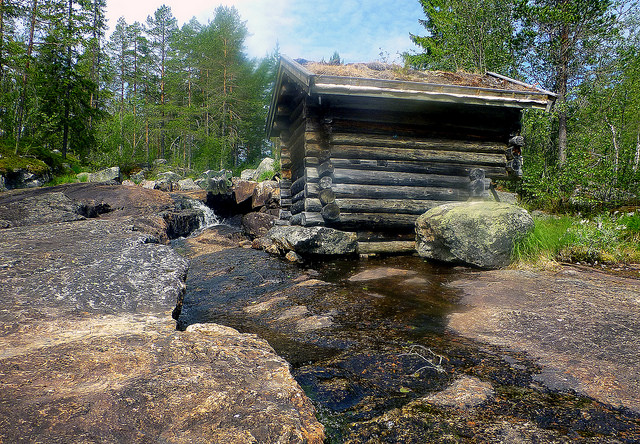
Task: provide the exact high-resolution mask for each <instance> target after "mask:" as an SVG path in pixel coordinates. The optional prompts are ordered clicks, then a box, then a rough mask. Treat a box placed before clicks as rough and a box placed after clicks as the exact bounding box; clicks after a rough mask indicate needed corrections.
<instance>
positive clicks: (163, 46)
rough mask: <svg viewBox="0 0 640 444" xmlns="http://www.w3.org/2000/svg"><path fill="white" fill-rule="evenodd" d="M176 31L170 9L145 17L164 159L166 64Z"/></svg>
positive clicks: (160, 150)
mask: <svg viewBox="0 0 640 444" xmlns="http://www.w3.org/2000/svg"><path fill="white" fill-rule="evenodd" d="M177 29H178V26H177V20H176V19H175V17H173V14H172V12H171V8H169V7H168V6H166V5H162V6H161V7H160V8H158V9H157V10H156V12H155V13H154V15H153V17H152V16H148V17H147V34H148V35H149V44H150V49H151V53H150V55H151V57H152V58H151V63H152V64H153V74H154V75H155V76H156V78H157V79H158V83H159V86H160V90H159V92H158V93H159V97H158V99H157V105H158V108H159V114H160V116H159V128H160V148H159V153H158V156H159V157H161V158H165V149H166V146H165V145H166V134H165V126H166V105H167V101H168V98H167V95H166V93H167V91H166V86H167V85H166V82H167V74H168V73H167V64H168V62H169V60H170V59H171V57H172V46H171V45H172V43H173V37H174V35H175V33H176V31H177Z"/></svg>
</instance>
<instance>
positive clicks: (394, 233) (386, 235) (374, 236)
mask: <svg viewBox="0 0 640 444" xmlns="http://www.w3.org/2000/svg"><path fill="white" fill-rule="evenodd" d="M356 235H357V237H358V242H396V241H411V242H413V241H415V239H416V233H415V230H414V229H411V230H405V231H398V230H389V231H357V232H356Z"/></svg>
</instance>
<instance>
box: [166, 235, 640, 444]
mask: <svg viewBox="0 0 640 444" xmlns="http://www.w3.org/2000/svg"><path fill="white" fill-rule="evenodd" d="M218 229H219V230H221V231H220V232H221V234H223V235H227V236H231V235H232V231H233V230H232V229H230V228H218ZM225 230H228V233H227V234H225ZM185 248H186V251H187V254H188V250H189V248H188V247H185ZM191 260H192V265H191V269H190V272H189V277H188V281H187V288H188V290H187V294H186V296H185V300H184V306H183V311H182V314H181V316H180V318H179V322H178V327H179V328H186V326H188V325H190V324H193V323H197V322H216V323H220V324H224V325H228V326H231V327H234V328H236V329H238V330H240V331H241V332H250V333H256V334H258V335H259V336H261V337H263V338H265V339H266V340H268V341H269V343H270V344H271V346H272V347H274V349H275V350H276V352H278V354H280V355H281V356H283V357H284V358H285V359H287V360H288V361H289V362H290V363H291V364H292V373H293V375H294V377H295V378H296V380H297V381H298V382H299V384H300V385H301V386H302V387H303V389H304V390H305V392H306V393H307V395H308V396H309V397H310V398H311V399H312V400H313V401H314V403H315V405H316V407H317V409H318V412H319V418H320V419H321V421H322V422H323V423H324V425H325V427H326V429H327V435H328V441H329V442H347V441H349V442H368V441H374V442H426V441H425V440H427V441H429V440H432V439H435V438H434V437H437V441H441V442H445V441H446V442H466V441H472V442H476V441H480V442H485V441H489V442H491V441H494V442H501V441H504V439H506V438H505V437H506V436H507V435H509V433H512V434H513V433H515V434H516V435H517V436H519V437H520V438H521V439H537V440H538V441H540V442H550V441H556V440H559V441H560V442H563V441H567V442H568V441H569V440H570V441H576V440H577V441H581V440H583V439H584V440H587V439H588V437H589V436H596V437H598V436H601V435H602V438H603V440H602V441H599V440H595V441H590V442H607V440H608V438H610V437H611V436H616V437H618V438H620V437H622V439H621V442H625V439H624V434H623V435H620V433H619V430H627V429H629V427H631V428H632V427H635V426H636V425H637V422H634V421H637V417H635V416H633V415H631V416H630V417H627V416H625V414H623V413H620V412H618V411H615V410H608V408H605V407H603V406H601V405H599V404H597V403H595V401H592V400H586V399H584V398H581V397H577V396H574V395H573V394H558V393H553V392H550V391H548V390H546V389H544V388H543V387H539V386H536V384H535V383H534V381H533V378H532V375H534V374H535V373H536V372H537V371H538V369H537V367H536V365H535V363H533V362H530V361H529V360H528V359H527V357H526V356H522V355H520V354H516V353H509V352H506V351H504V350H500V349H498V348H496V347H492V346H488V345H483V344H478V343H475V342H473V341H471V340H467V339H465V338H462V337H459V336H456V335H454V334H452V333H451V332H450V331H448V330H447V315H448V314H450V313H451V312H453V311H461V310H464V309H465V307H463V306H461V305H460V304H459V302H458V301H459V300H460V295H459V294H458V293H457V292H456V291H455V290H453V289H452V288H450V287H449V286H448V283H449V282H451V281H453V280H456V279H458V278H461V277H469V276H470V275H473V274H474V273H479V272H478V271H475V270H471V269H468V268H463V267H446V266H439V265H433V264H429V263H427V262H425V261H423V260H422V259H420V258H418V257H412V256H398V257H387V258H374V259H368V260H344V259H343V260H332V261H318V262H312V263H307V264H305V265H303V266H297V265H292V264H288V263H285V262H283V261H282V260H280V259H277V258H273V257H270V256H268V255H266V254H265V253H263V252H259V251H255V250H251V249H242V248H231V249H227V250H223V251H219V252H216V253H212V254H201V255H199V256H196V257H193V258H192V259H191ZM381 276H384V277H381ZM373 277H377V278H375V279H374V278H373ZM318 281H322V282H318ZM323 282H324V283H328V284H326V285H323V284H322V283H323ZM461 376H473V377H476V378H479V379H480V380H482V381H488V382H489V383H491V385H492V386H493V389H494V396H492V397H490V398H489V399H488V400H487V402H485V403H484V404H482V406H480V407H477V408H474V409H472V410H468V409H464V408H463V409H460V408H444V407H441V406H433V405H430V404H428V403H424V402H422V401H420V399H421V398H423V397H425V396H427V395H430V394H433V393H436V392H439V391H441V390H443V389H445V388H446V387H448V386H450V385H451V383H452V382H453V381H455V380H457V379H459V378H460V377H461ZM532 406H537V407H536V408H533V407H532ZM585 411H587V412H592V411H594V412H595V411H597V412H599V414H600V416H599V418H600V419H599V422H598V421H596V422H595V423H594V424H595V425H593V426H591V425H589V424H585V421H584V420H581V418H583V416H581V415H584V414H585V413H584V412H585ZM589 414H591V413H589ZM522 424H531V426H530V427H529V426H527V427H528V428H527V427H524V426H522ZM602 424H605V425H606V427H605V428H604V430H607V431H608V432H606V433H604V432H602V430H603V426H602ZM629 424H630V425H629ZM523 427H524V428H523ZM514 430H515V431H514ZM603 433H604V434H603ZM607 433H608V434H607ZM516 435H514V436H516ZM443 436H450V437H451V439H449V438H447V439H443V438H442V437H443ZM632 436H637V435H633V434H632ZM589 439H590V438H589ZM632 439H633V438H632ZM627 442H633V441H632V440H631V441H627Z"/></svg>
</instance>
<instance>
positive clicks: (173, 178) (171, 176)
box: [158, 171, 182, 183]
mask: <svg viewBox="0 0 640 444" xmlns="http://www.w3.org/2000/svg"><path fill="white" fill-rule="evenodd" d="M163 179H166V180H168V181H170V182H175V183H177V182H178V181H179V180H181V179H182V176H181V175H179V174H177V173H174V172H173V171H165V172H162V173H158V180H163Z"/></svg>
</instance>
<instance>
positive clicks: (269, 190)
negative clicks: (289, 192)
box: [251, 180, 280, 208]
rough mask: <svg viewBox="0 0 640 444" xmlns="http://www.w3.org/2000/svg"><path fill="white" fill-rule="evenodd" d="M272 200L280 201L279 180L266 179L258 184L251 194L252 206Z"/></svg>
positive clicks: (260, 205) (265, 203)
mask: <svg viewBox="0 0 640 444" xmlns="http://www.w3.org/2000/svg"><path fill="white" fill-rule="evenodd" d="M272 202H275V203H276V204H279V203H280V185H279V184H278V182H276V181H273V180H265V181H264V182H259V183H258V184H256V186H255V188H254V189H253V195H252V196H251V207H252V208H258V207H262V206H264V205H267V204H268V203H272Z"/></svg>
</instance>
